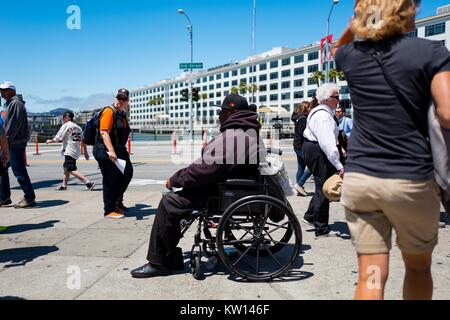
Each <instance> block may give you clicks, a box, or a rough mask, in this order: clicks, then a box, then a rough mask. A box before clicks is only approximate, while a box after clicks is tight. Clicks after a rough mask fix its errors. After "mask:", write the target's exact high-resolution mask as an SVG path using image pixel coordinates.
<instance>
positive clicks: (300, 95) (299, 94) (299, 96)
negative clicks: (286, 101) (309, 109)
mask: <svg viewBox="0 0 450 320" xmlns="http://www.w3.org/2000/svg"><path fill="white" fill-rule="evenodd" d="M294 99H303V91H297V92H294Z"/></svg>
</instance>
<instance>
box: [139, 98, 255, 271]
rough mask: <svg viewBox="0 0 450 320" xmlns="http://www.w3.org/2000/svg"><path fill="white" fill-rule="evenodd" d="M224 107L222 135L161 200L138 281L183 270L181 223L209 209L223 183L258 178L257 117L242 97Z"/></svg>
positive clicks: (173, 181)
mask: <svg viewBox="0 0 450 320" xmlns="http://www.w3.org/2000/svg"><path fill="white" fill-rule="evenodd" d="M220 107H221V111H220V113H219V122H220V125H221V127H220V132H221V133H220V134H219V136H217V137H216V138H215V139H214V140H213V141H211V142H210V143H209V144H208V145H207V146H206V147H205V148H204V149H203V151H202V157H201V158H200V159H198V160H197V161H195V162H194V163H193V164H191V165H190V166H188V167H187V168H184V169H182V170H180V171H178V172H176V173H175V174H174V175H173V176H172V177H171V178H169V179H168V181H167V186H166V187H167V189H169V190H174V189H177V190H181V191H177V192H172V193H169V194H167V195H164V196H163V197H162V199H161V201H160V203H159V207H158V212H157V214H156V217H155V221H154V224H153V227H152V231H151V235H150V245H149V249H148V255H147V260H148V263H147V264H145V265H143V266H142V267H139V268H137V269H135V270H133V271H132V272H131V275H132V276H133V277H134V278H150V277H157V276H165V275H169V274H170V273H171V272H172V271H173V270H181V269H183V268H184V266H183V255H182V251H181V249H179V248H177V245H178V243H179V241H180V238H181V226H180V222H181V220H182V219H190V216H189V215H190V214H191V213H192V211H193V210H195V209H199V208H206V206H207V201H208V199H209V198H211V197H213V196H216V195H217V194H218V192H219V190H218V189H219V183H221V182H224V181H226V180H228V179H250V178H256V177H258V176H259V152H260V150H259V149H260V148H259V130H260V128H261V126H260V124H259V121H258V115H257V113H256V112H255V111H252V110H250V107H249V105H248V102H247V100H246V99H245V98H243V97H241V96H239V95H229V96H227V97H226V98H225V100H224V101H223V103H222V105H221V106H220Z"/></svg>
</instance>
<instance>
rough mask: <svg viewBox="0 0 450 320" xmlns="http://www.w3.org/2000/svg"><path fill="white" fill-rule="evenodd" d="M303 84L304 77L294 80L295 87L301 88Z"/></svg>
mask: <svg viewBox="0 0 450 320" xmlns="http://www.w3.org/2000/svg"><path fill="white" fill-rule="evenodd" d="M302 86H303V80H302V79H298V80H294V87H296V88H299V87H302Z"/></svg>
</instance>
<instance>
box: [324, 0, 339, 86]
mask: <svg viewBox="0 0 450 320" xmlns="http://www.w3.org/2000/svg"><path fill="white" fill-rule="evenodd" d="M337 4H339V0H333V4H332V5H331V9H330V14H329V15H328V19H327V40H326V43H327V54H326V59H327V63H326V66H327V70H326V72H325V82H327V83H328V82H329V81H330V76H329V74H330V59H329V58H328V57H329V55H330V51H331V46H332V45H333V44H332V43H329V37H330V20H331V14H332V13H333V8H334V6H335V5H337Z"/></svg>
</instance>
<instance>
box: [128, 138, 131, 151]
mask: <svg viewBox="0 0 450 320" xmlns="http://www.w3.org/2000/svg"><path fill="white" fill-rule="evenodd" d="M128 154H129V155H131V138H130V136H128Z"/></svg>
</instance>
